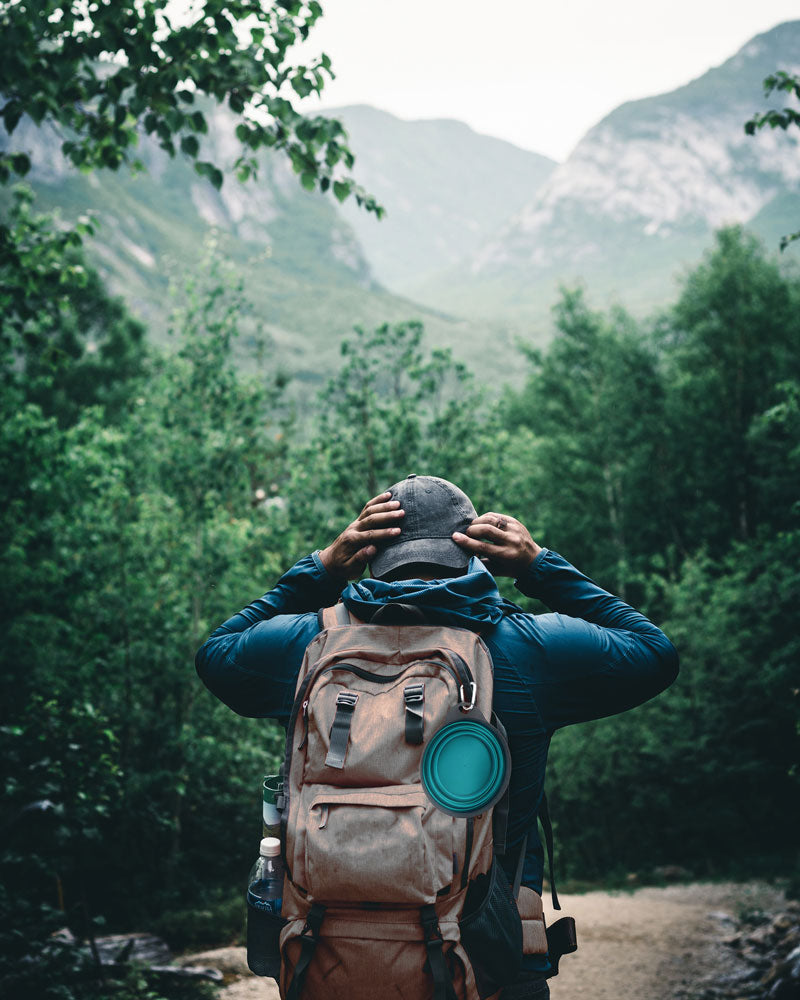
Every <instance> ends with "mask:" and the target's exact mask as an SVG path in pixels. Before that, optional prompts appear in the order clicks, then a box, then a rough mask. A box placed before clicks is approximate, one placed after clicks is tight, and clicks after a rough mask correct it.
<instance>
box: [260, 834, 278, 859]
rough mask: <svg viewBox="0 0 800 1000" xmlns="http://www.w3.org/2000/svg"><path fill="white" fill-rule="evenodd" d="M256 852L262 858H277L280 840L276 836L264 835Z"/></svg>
mask: <svg viewBox="0 0 800 1000" xmlns="http://www.w3.org/2000/svg"><path fill="white" fill-rule="evenodd" d="M258 853H259V854H260V855H261V857H262V858H277V856H278V855H279V854H280V853H281V842H280V841H279V840H278V838H277V837H264V839H263V840H262V841H261V847H260V848H259V851H258Z"/></svg>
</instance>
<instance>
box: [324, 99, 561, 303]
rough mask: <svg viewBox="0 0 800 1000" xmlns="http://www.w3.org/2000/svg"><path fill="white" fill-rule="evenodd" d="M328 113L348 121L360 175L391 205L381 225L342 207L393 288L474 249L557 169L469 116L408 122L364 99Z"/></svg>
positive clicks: (374, 264) (372, 261) (401, 289)
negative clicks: (482, 129)
mask: <svg viewBox="0 0 800 1000" xmlns="http://www.w3.org/2000/svg"><path fill="white" fill-rule="evenodd" d="M326 113H327V114H329V115H331V116H333V117H336V118H339V119H340V120H341V121H342V122H344V124H345V126H346V127H347V131H348V133H349V135H350V138H351V141H352V147H353V149H354V150H356V151H357V156H358V163H357V170H358V175H359V177H360V178H361V180H362V183H363V184H364V186H365V187H366V188H367V189H368V190H369V191H370V192H371V193H372V194H374V195H375V196H376V197H377V198H378V200H379V201H380V202H381V203H382V204H383V206H384V207H385V208H386V212H387V214H386V216H385V217H384V218H383V219H382V220H381V221H380V222H378V221H377V220H376V219H375V218H374V217H373V216H368V215H367V214H366V213H365V212H362V211H359V210H358V208H357V207H356V206H355V204H353V203H352V202H345V203H344V204H343V205H342V208H341V211H342V214H343V215H344V217H345V219H346V220H347V221H348V223H349V224H350V225H351V226H352V228H353V231H354V232H355V234H356V236H357V237H358V240H359V242H360V243H361V246H362V247H363V248H364V252H365V255H366V257H367V259H368V260H369V263H370V267H371V268H372V272H373V274H374V275H375V277H376V278H377V279H378V281H380V282H381V284H382V285H384V286H385V287H386V288H390V289H392V290H393V291H396V292H401V293H402V292H405V291H406V290H407V289H408V288H410V287H413V286H414V285H416V284H418V283H419V282H421V281H423V280H425V279H426V278H428V277H429V276H430V275H433V274H435V273H437V272H439V271H442V270H444V269H447V268H450V267H453V266H454V265H456V264H457V263H458V262H459V261H460V260H461V259H463V257H464V256H465V255H467V254H473V253H477V252H478V251H479V250H480V249H481V247H482V246H483V245H484V243H485V241H486V239H487V237H488V236H490V235H493V234H494V233H495V232H496V230H497V229H498V227H500V226H501V225H502V224H503V223H505V222H506V221H507V220H508V219H509V218H510V217H511V216H512V215H514V214H516V213H517V212H518V211H519V210H520V209H521V208H523V206H524V205H525V204H526V203H527V202H529V201H530V199H531V198H532V197H533V196H534V194H535V193H536V192H537V191H538V189H539V188H540V187H541V185H542V183H543V182H544V181H545V180H546V179H547V177H549V176H550V174H551V173H552V171H553V170H554V169H555V167H556V166H557V164H556V162H555V160H551V159H549V158H548V157H546V156H540V155H539V154H538V153H531V152H529V151H528V150H525V149H519V148H518V147H517V146H514V145H512V144H511V143H509V142H504V141H503V140H502V139H494V138H492V137H491V136H487V135H479V134H478V133H477V132H474V131H473V130H472V129H471V128H470V127H469V126H468V125H465V124H463V122H458V121H450V120H431V121H403V120H402V119H400V118H396V117H395V116H394V115H391V114H389V113H388V112H385V111H379V110H377V109H376V108H371V107H368V106H366V105H351V106H349V107H342V108H334V109H331V110H330V111H328V112H326Z"/></svg>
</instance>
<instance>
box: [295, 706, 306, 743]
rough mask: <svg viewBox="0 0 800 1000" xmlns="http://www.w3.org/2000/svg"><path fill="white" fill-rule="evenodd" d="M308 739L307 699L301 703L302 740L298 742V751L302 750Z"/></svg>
mask: <svg viewBox="0 0 800 1000" xmlns="http://www.w3.org/2000/svg"><path fill="white" fill-rule="evenodd" d="M307 739H308V698H306V700H305V701H304V702H303V738H302V740H301V741H300V746H299V747H298V748H297V749H298V750H302V749H303V747H304V746H305V745H306V740H307Z"/></svg>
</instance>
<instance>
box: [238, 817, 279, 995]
mask: <svg viewBox="0 0 800 1000" xmlns="http://www.w3.org/2000/svg"><path fill="white" fill-rule="evenodd" d="M282 897H283V861H282V859H281V842H280V841H279V840H278V838H277V837H265V838H264V839H263V840H262V841H261V847H260V848H259V853H258V860H257V861H256V863H255V864H254V865H253V867H252V869H251V871H250V878H249V880H248V885H247V964H248V966H249V967H250V971H251V972H254V973H255V974H256V975H257V976H273V977H275V978H277V977H278V975H279V974H280V952H279V949H278V937H279V936H280V931H281V927H282V925H283V921H282V920H281V915H280V914H281V902H282Z"/></svg>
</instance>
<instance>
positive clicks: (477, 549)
mask: <svg viewBox="0 0 800 1000" xmlns="http://www.w3.org/2000/svg"><path fill="white" fill-rule="evenodd" d="M453 541H454V542H456V544H458V545H460V546H461V548H462V549H466V550H467V551H468V552H471V553H472V554H473V555H476V556H478V557H479V558H480V559H481V561H482V562H484V563H485V564H486V568H487V569H488V570H489V572H490V573H491V574H492V575H493V576H510V577H512V578H513V579H516V578H517V577H518V576H521V575H522V574H523V573H524V572H525V570H526V569H527V568H528V567H529V566H530V564H531V563H532V562H533V560H534V559H535V558H536V557H537V556H538V555H539V553H540V552H541V551H542V549H541V546H540V545H537V544H536V542H534V540H533V539H532V538H531V535H530V532H529V531H528V529H527V528H526V527H525V525H524V524H523V523H522V522H521V521H518V520H517V519H516V518H515V517H509V515H508V514H495V513H494V512H491V513H489V514H481V516H480V517H476V518H475V520H474V521H473V522H472V523H471V524H470V526H469V527H468V528H467V530H466V533H465V534H462V533H461V532H460V531H456V532H455V533H454V534H453Z"/></svg>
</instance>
